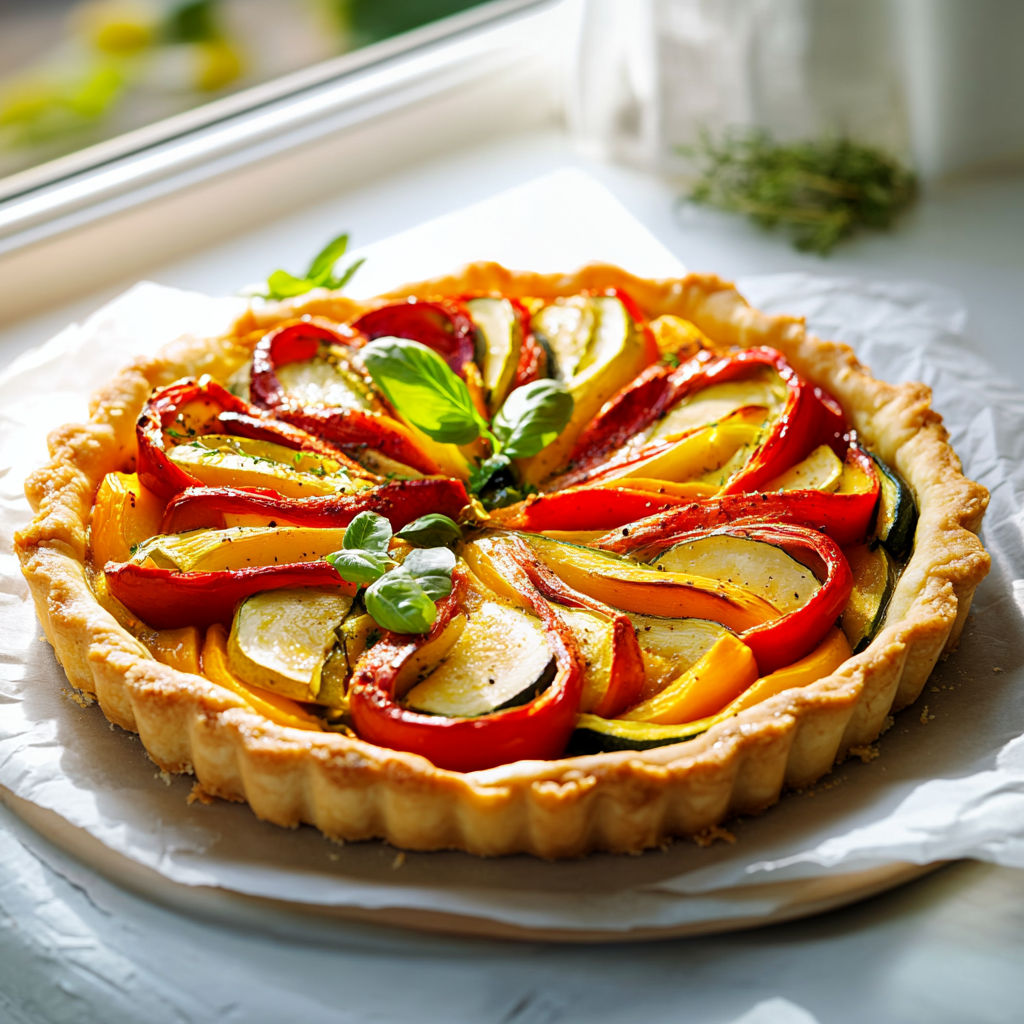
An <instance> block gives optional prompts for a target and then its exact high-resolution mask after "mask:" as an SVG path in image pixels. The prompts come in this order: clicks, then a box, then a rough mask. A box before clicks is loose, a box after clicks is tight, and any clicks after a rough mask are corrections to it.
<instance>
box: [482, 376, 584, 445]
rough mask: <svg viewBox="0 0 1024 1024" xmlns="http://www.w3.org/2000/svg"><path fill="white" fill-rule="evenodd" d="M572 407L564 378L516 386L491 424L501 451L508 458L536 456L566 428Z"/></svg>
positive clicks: (570, 396)
mask: <svg viewBox="0 0 1024 1024" xmlns="http://www.w3.org/2000/svg"><path fill="white" fill-rule="evenodd" d="M572 409H573V400H572V395H570V394H569V392H568V390H567V389H566V386H565V385H564V384H563V383H562V382H561V381H557V380H535V381H533V382H532V383H531V384H524V385H523V386H522V387H521V388H516V389H515V391H513V392H512V394H510V395H509V396H508V398H506V399H505V402H504V404H503V405H502V407H501V408H500V409H499V410H498V412H497V414H496V415H495V417H494V422H493V423H492V424H491V429H492V430H493V431H494V435H495V437H497V439H498V440H499V441H500V442H501V447H500V448H499V450H498V451H499V454H501V455H504V456H505V457H506V458H509V459H528V458H529V457H530V456H531V455H536V454H537V453H538V452H539V451H541V450H542V449H544V448H547V446H548V445H549V444H551V442H552V441H554V439H555V438H556V437H558V435H559V434H560V433H561V432H562V431H563V430H564V429H565V425H566V423H568V422H569V419H570V417H571V416H572Z"/></svg>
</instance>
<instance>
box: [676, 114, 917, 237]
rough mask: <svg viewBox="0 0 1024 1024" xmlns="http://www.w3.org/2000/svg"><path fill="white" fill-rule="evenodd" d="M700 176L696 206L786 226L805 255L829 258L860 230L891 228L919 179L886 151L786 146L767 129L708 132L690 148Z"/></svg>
mask: <svg viewBox="0 0 1024 1024" xmlns="http://www.w3.org/2000/svg"><path fill="white" fill-rule="evenodd" d="M680 152H682V153H683V154H684V155H687V156H691V157H693V158H694V159H695V160H696V162H697V164H698V167H699V172H700V177H699V178H698V179H697V181H696V183H695V184H694V185H693V187H692V188H691V190H690V193H689V199H690V200H691V201H692V202H695V203H702V204H704V205H707V206H714V207H717V208H718V209H720V210H726V211H728V212H730V213H741V214H745V215H746V216H748V217H750V219H751V220H753V221H755V222H756V223H757V224H760V225H761V226H762V227H765V228H782V229H783V230H785V231H786V232H787V233H788V234H789V236H790V238H791V239H792V241H793V244H794V245H795V246H796V248H797V249H801V250H804V251H807V252H816V253H819V254H820V255H822V256H825V255H828V253H830V252H831V251H832V249H833V248H834V247H835V246H836V245H837V244H838V243H839V242H841V241H843V240H844V239H846V238H848V237H849V236H850V235H852V234H853V233H854V232H855V231H856V230H857V229H858V228H862V227H864V228H873V229H876V230H886V229H888V228H890V227H892V224H893V222H894V221H895V219H896V217H897V216H898V215H899V214H900V213H901V212H902V211H903V210H905V209H906V208H907V207H908V206H910V205H911V203H912V202H913V201H914V199H915V197H916V195H917V179H916V177H915V176H914V174H913V172H912V171H911V170H909V169H908V168H906V167H904V166H903V164H901V163H900V162H899V161H898V160H897V159H896V158H895V157H893V156H890V155H889V154H888V153H886V152H884V151H883V150H881V149H877V148H875V147H872V146H865V145H861V144H860V143H856V142H853V141H851V140H850V139H845V138H824V139H817V140H813V139H812V140H806V141H803V142H794V143H789V144H779V143H776V142H774V141H773V140H772V138H771V136H770V135H768V134H767V133H765V132H761V131H751V132H743V133H731V134H729V135H727V136H725V137H724V138H723V139H722V140H721V141H720V142H715V141H714V139H713V138H712V137H711V136H710V135H709V134H706V133H705V134H703V135H702V137H701V141H700V143H699V144H698V145H696V146H691V147H682V148H681V149H680Z"/></svg>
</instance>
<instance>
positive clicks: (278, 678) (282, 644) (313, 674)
mask: <svg viewBox="0 0 1024 1024" xmlns="http://www.w3.org/2000/svg"><path fill="white" fill-rule="evenodd" d="M351 607H352V598H351V597H349V596H348V595H347V594H339V593H338V592H337V591H336V590H321V589H319V588H318V587H296V588H294V589H287V590H265V591H263V592H262V593H259V594H253V595H252V597H248V598H246V599H245V600H244V601H242V603H241V604H239V606H238V609H237V610H236V612H235V619H234V622H233V623H232V625H231V635H230V637H229V638H228V664H229V666H230V668H231V670H232V672H234V673H235V674H236V675H238V676H240V677H241V678H242V679H244V680H245V681H246V682H248V683H252V684H253V685H254V686H261V687H263V688H264V689H267V690H272V691H273V692H274V693H280V694H283V695H284V696H286V697H292V698H293V699H295V700H305V701H318V700H319V694H320V680H321V674H322V672H323V667H324V662H325V661H326V660H327V657H328V655H329V654H330V653H331V650H332V648H333V647H334V645H335V642H336V636H335V630H336V629H337V628H338V626H340V625H341V622H342V620H343V619H344V618H345V616H346V615H347V614H348V611H349V609H350V608H351Z"/></svg>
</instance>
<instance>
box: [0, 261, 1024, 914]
mask: <svg viewBox="0 0 1024 1024" xmlns="http://www.w3.org/2000/svg"><path fill="white" fill-rule="evenodd" d="M740 289H741V291H743V292H744V294H746V295H747V297H748V298H749V299H750V301H751V302H752V303H753V304H755V305H758V306H760V307H761V308H763V309H766V310H769V311H773V312H788V313H801V314H804V315H806V316H807V317H808V320H809V323H810V325H811V327H812V328H813V329H814V330H816V331H817V333H819V334H820V335H822V336H825V337H831V338H836V339H840V340H844V341H847V342H848V343H850V344H851V345H853V346H854V348H855V349H856V350H857V352H858V355H859V356H860V357H861V359H862V360H863V361H865V362H866V363H868V364H869V365H870V366H871V367H872V369H873V370H874V372H875V374H876V375H877V376H880V377H883V378H885V379H888V380H893V381H896V380H908V379H915V380H924V381H925V382H927V383H928V384H929V385H931V387H932V388H933V389H934V394H935V398H934V405H935V407H936V408H937V409H938V410H939V411H940V412H941V413H942V414H943V416H944V417H945V419H946V422H947V424H948V426H949V428H950V430H951V433H952V440H953V444H954V447H955V448H956V450H957V452H958V453H959V454H960V456H961V458H962V459H963V461H964V465H965V469H966V471H967V473H968V474H969V475H970V476H972V477H974V478H975V479H977V480H980V481H981V482H982V483H984V484H985V485H986V486H987V487H988V488H989V489H990V490H991V492H992V504H991V506H990V509H989V512H988V516H987V518H986V521H985V527H984V533H983V537H984V540H985V542H986V545H987V547H988V548H989V550H990V551H991V553H992V555H993V568H992V573H991V575H990V576H989V578H988V579H987V580H986V581H985V582H984V584H983V585H982V586H981V587H980V588H979V590H978V592H977V595H976V598H975V602H974V610H973V613H972V617H971V619H970V620H969V622H968V624H967V627H966V629H965V631H964V637H963V641H962V644H961V647H960V650H959V651H958V652H957V653H956V654H954V655H953V656H952V657H951V658H949V659H948V660H947V661H946V662H944V663H943V664H941V665H940V666H939V667H938V668H937V669H936V671H935V672H934V674H933V676H932V678H931V680H930V681H929V684H928V685H927V686H926V688H925V692H924V694H923V695H922V697H921V699H920V700H919V701H918V703H917V704H916V705H915V706H914V707H912V708H910V709H907V710H906V711H904V712H902V713H901V714H900V715H898V716H897V717H896V721H895V725H894V726H893V728H891V729H890V730H889V732H888V733H886V735H884V736H883V737H882V739H881V741H880V743H879V744H878V747H877V749H878V751H879V753H878V756H877V757H875V758H873V759H871V760H870V761H869V762H866V763H862V762H861V761H859V760H853V761H850V762H847V763H844V764H842V765H839V766H837V767H836V768H835V770H834V771H833V772H832V774H831V775H829V776H827V777H826V778H825V779H823V780H821V782H819V783H818V784H817V785H816V786H814V787H812V788H811V789H810V790H808V791H805V792H802V793H792V794H789V795H787V796H785V797H784V798H783V799H782V801H781V802H780V804H778V805H777V806H776V807H774V808H772V809H771V810H770V811H769V812H767V813H765V814H763V815H761V816H759V817H757V818H751V819H746V820H742V821H739V822H735V823H732V824H730V825H729V829H730V832H731V835H732V836H735V839H736V841H735V842H726V841H722V842H717V843H715V844H714V845H712V846H710V847H706V848H702V847H699V846H697V845H695V844H692V843H689V842H679V843H676V844H674V845H672V846H671V847H669V848H667V849H666V850H664V851H654V852H650V853H647V854H645V855H644V856H642V857H629V858H626V857H612V856H607V855H594V856H591V857H588V858H586V859H585V860H582V861H577V862H569V863H558V864H548V863H543V862H539V861H535V860H532V859H530V858H526V857H513V858H505V859H501V860H481V859H477V858H473V857H470V856H467V855H463V854H459V853H437V854H408V855H407V856H406V857H405V859H404V861H401V860H399V861H397V862H396V851H395V850H394V849H392V848H390V847H387V846H385V845H384V844H381V843H361V844H349V845H346V846H337V845H334V844H330V843H327V842H325V841H324V839H323V838H322V837H321V836H320V835H319V833H317V832H316V831H314V830H313V829H311V828H303V829H299V830H297V831H288V830H284V829H279V828H276V827H274V826H272V825H267V824H264V823H261V822H259V821H257V820H256V819H255V818H254V816H253V815H252V814H251V812H250V811H249V809H248V808H247V807H245V806H239V805H231V804H226V803H217V804H215V805H213V806H202V805H198V804H196V805H191V806H190V805H187V804H186V797H187V795H188V792H189V789H190V785H191V782H190V780H186V779H183V778H182V779H169V778H168V779H164V780H161V778H160V777H159V774H158V773H157V772H156V770H155V767H154V765H153V764H152V762H150V761H149V760H148V759H147V758H146V756H145V752H144V751H143V749H142V747H141V744H140V743H139V742H138V739H137V738H136V737H135V736H133V735H129V734H128V733H125V732H123V731H121V730H119V729H115V728H114V727H113V726H110V725H109V724H108V723H107V721H106V720H105V719H104V717H103V715H102V714H101V713H100V711H99V710H98V708H97V707H89V708H85V709H83V708H82V707H80V706H79V704H78V703H75V702H74V701H72V700H71V699H69V697H70V694H69V686H68V683H67V681H66V679H65V678H64V676H63V673H62V672H61V670H60V668H59V667H58V666H57V664H56V662H55V660H54V657H53V654H52V652H51V650H50V648H49V646H48V645H47V644H46V643H45V642H40V640H41V630H40V629H39V626H38V624H37V622H36V620H35V616H34V613H33V610H32V606H31V601H30V600H29V598H28V595H27V588H26V587H25V584H24V583H23V581H22V578H21V575H20V572H19V570H18V567H17V564H16V562H15V560H14V558H13V556H12V555H11V554H10V553H9V552H10V541H11V536H12V534H13V532H14V531H15V530H16V529H17V528H18V527H19V526H20V525H21V524H23V523H24V522H26V521H27V519H28V517H29V509H28V505H27V502H26V501H25V499H24V497H23V495H22V483H23V480H24V476H25V474H26V472H28V471H29V470H31V469H32V468H33V467H35V466H37V465H39V464H40V463H41V462H42V461H43V460H44V458H45V445H44V440H43V438H44V436H45V433H46V431H47V430H48V429H50V428H51V427H53V426H56V425H58V424H60V423H63V422H66V421H69V420H75V419H83V418H84V417H85V416H86V407H87V399H88V395H89V393H90V392H91V391H92V390H93V389H94V388H95V387H96V386H98V385H99V384H101V383H102V382H103V381H105V380H106V379H108V378H109V377H110V376H111V375H112V373H113V372H114V371H115V370H116V369H117V368H118V367H120V366H121V365H123V364H124V363H126V362H127V361H128V360H129V359H130V358H132V357H133V356H134V355H136V354H138V353H140V352H147V351H152V350H153V349H155V348H156V347H158V346H159V345H160V344H161V343H163V342H165V341H168V340H170V339H172V338H174V337H176V336H177V335H179V334H181V333H183V332H184V331H193V332H199V333H214V332H217V331H219V330H222V329H224V328H226V327H227V325H228V324H229V322H230V321H231V319H232V318H233V317H234V316H235V315H237V313H238V311H239V310H240V308H241V300H238V299H209V298H206V297H204V296H200V295H195V294H191V293H184V292H179V291H175V290H173V289H168V288H163V287H160V286H157V285H152V284H141V285H138V286H136V288H134V289H132V290H131V291H129V292H128V293H127V294H125V295H124V296H122V297H121V298H119V299H117V300H116V301H114V302H113V303H111V304H110V305H108V306H107V307H105V308H104V309H102V310H100V311H99V312H98V313H96V314H95V315H94V316H93V317H91V318H90V319H89V320H88V321H87V322H85V323H84V324H82V325H80V326H78V325H73V326H72V327H69V328H68V329H67V330H65V331H64V332H62V334H60V335H59V336H58V337H56V338H55V339H53V340H52V341H51V342H49V343H48V344H47V345H46V346H44V347H43V348H41V349H39V350H37V351H35V352H32V353H28V354H26V355H25V356H24V357H22V358H21V359H19V360H18V361H17V362H16V363H15V364H14V365H12V366H11V367H10V369H9V370H8V371H7V372H6V373H5V374H3V375H2V376H0V548H2V551H3V554H0V603H2V608H3V612H2V614H0V787H2V789H0V793H2V792H3V790H4V789H5V790H6V791H8V792H9V793H12V794H14V795H15V796H17V797H21V798H23V799H25V800H28V801H31V802H32V803H33V804H35V805H37V806H39V807H42V808H46V809H48V810H51V811H53V812H55V813H56V814H58V815H60V816H61V817H62V818H63V819H65V820H66V821H67V822H69V823H70V824H71V825H73V826H75V828H77V829H81V830H85V831H86V832H87V833H89V834H90V835H91V836H93V837H95V838H96V839H98V840H100V842H102V843H103V844H104V845H105V847H106V848H107V849H109V851H111V855H112V857H116V856H123V857H127V858H129V859H131V860H133V861H136V862H138V863H140V864H142V865H145V866H147V867H149V868H152V869H154V870H155V871H157V872H159V873H160V875H162V876H163V877H164V878H166V879H168V880H170V881H172V882H177V883H183V884H185V885H189V886H217V887H221V888H222V889H224V890H228V891H231V892H236V893H241V894H246V895H248V896H256V897H270V898H274V899H278V900H287V901H293V902H294V903H297V904H319V905H322V906H336V907H357V908H363V909H373V908H407V909H420V910H438V911H444V912H447V913H459V914H465V915H469V916H471V917H476V918H485V919H489V920H494V921H499V922H505V923H508V924H513V925H518V926H523V927H532V928H541V929H543V928H571V929H599V930H621V931H627V930H629V929H633V928H643V927H652V928H658V927H662V928H664V927H672V926H676V925H679V924H681V923H686V922H700V921H704V920H709V919H719V920H721V919H723V918H725V919H731V918H733V917H735V918H737V919H738V918H748V917H750V916H752V915H754V916H756V915H765V916H770V915H772V914H774V913H776V912H777V911H778V910H779V909H780V906H781V903H780V901H781V900H782V899H783V898H782V897H781V896H775V895H772V890H770V889H769V890H765V889H764V887H763V886H764V883H766V882H774V881H779V880H793V879H816V878H822V877H823V876H827V875H830V874H834V873H841V872H851V871H857V870H863V869H869V868H874V867H879V866H884V865H887V864H891V863H893V862H897V861H902V862H911V863H916V864H929V863H933V862H936V861H940V860H946V859H951V858H959V857H975V858H979V859H984V860H989V861H993V862H996V863H999V864H1004V865H1011V866H1018V867H1020V866H1024V691H1022V687H1021V683H1022V681H1024V664H1022V662H1024V642H1022V641H1024V628H1022V621H1021V599H1022V598H1021V596H1020V595H1024V546H1022V542H1021V494H1022V490H1024V468H1022V459H1021V456H1022V454H1024V395H1022V394H1021V393H1019V392H1018V391H1016V390H1015V389H1014V388H1013V387H1012V386H1011V385H1010V384H1009V383H1008V382H1007V381H1006V380H1005V379H1003V378H1001V377H1000V375H999V374H998V372H997V371H996V370H995V369H993V368H992V367H989V366H987V365H985V364H984V362H983V361H982V360H981V359H980V358H979V357H978V355H977V354H976V353H975V352H974V351H973V350H972V348H971V346H970V343H969V342H968V340H967V339H966V338H965V337H964V327H965V313H964V311H963V309H962V307H961V305H960V303H959V302H958V300H957V299H956V297H955V296H953V295H951V294H949V293H947V292H943V291H940V290H936V289H933V288H930V287H928V286H924V285H917V284H906V283H887V284H871V283H865V282H861V281H854V280H830V279H825V278H818V277H810V276H806V275H779V276H772V277H761V278H751V279H749V280H746V281H741V282H740ZM165 783H166V784H165ZM397 863H400V864H401V867H400V868H397V869H396V864H397ZM727 890H728V892H726V891H727ZM744 893H749V896H745V895H744Z"/></svg>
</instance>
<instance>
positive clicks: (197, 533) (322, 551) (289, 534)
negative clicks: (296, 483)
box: [131, 526, 345, 572]
mask: <svg viewBox="0 0 1024 1024" xmlns="http://www.w3.org/2000/svg"><path fill="white" fill-rule="evenodd" d="M344 539H345V530H344V528H343V527H342V528H339V529H335V528H333V527H331V528H327V529H318V528H316V527H312V526H231V527H228V528H227V529H226V530H189V531H188V532H187V533H162V534H158V535H157V536H156V537H151V538H150V539H149V540H147V541H146V542H145V543H143V544H140V545H139V546H138V548H137V549H136V551H135V554H134V555H132V558H131V561H132V562H134V563H135V564H136V565H145V564H147V563H152V564H154V565H156V566H159V567H160V568H162V569H177V570H178V571H179V572H220V571H223V570H234V569H247V568H249V567H250V566H254V565H275V564H277V563H281V564H284V563H287V562H315V561H317V560H318V559H320V558H323V557H324V556H325V555H329V554H330V553H331V552H332V551H337V550H338V549H339V548H340V547H341V546H342V543H343V542H344Z"/></svg>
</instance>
